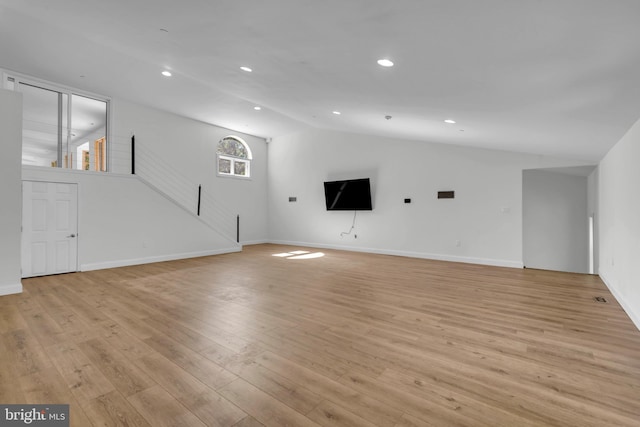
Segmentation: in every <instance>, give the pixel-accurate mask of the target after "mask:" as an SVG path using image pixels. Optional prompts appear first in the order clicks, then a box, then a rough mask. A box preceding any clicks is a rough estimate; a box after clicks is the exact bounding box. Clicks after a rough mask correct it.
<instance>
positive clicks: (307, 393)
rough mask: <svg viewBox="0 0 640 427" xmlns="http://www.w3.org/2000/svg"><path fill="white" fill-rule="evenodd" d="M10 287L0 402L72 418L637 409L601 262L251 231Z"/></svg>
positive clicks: (381, 418) (543, 418) (506, 418)
mask: <svg viewBox="0 0 640 427" xmlns="http://www.w3.org/2000/svg"><path fill="white" fill-rule="evenodd" d="M300 249H302V250H306V251H308V252H309V253H315V252H322V256H320V257H318V258H313V259H297V260H292V259H288V258H289V256H286V255H283V256H274V255H278V254H280V255H281V254H286V253H291V251H295V250H300ZM23 287H24V292H23V293H22V294H19V295H10V296H4V297H0V401H1V402H2V403H51V402H53V401H55V402H62V403H69V404H70V405H71V412H72V419H71V425H74V426H76V425H78V426H82V427H85V426H87V427H88V426H90V425H91V424H93V425H96V426H97V425H142V426H145V425H151V426H154V427H155V426H163V425H180V426H189V425H195V426H198V425H222V426H227V427H232V426H235V427H259V426H262V427H264V426H278V427H281V426H284V425H292V426H305V425H314V426H317V425H323V426H324V425H329V426H340V425H349V426H358V425H363V426H371V425H375V426H378V427H381V426H382V427H417V426H447V427H448V426H455V425H464V426H474V427H475V426H482V425H490V426H508V427H511V426H518V427H520V426H523V427H527V426H530V427H534V426H535V427H537V426H562V427H567V426H568V427H572V426H576V427H577V426H579V427H602V426H623V427H632V426H633V427H636V426H637V425H639V424H638V420H640V399H638V395H639V393H640V331H638V330H637V329H636V328H635V326H634V325H633V323H632V322H631V321H630V319H629V318H628V316H627V315H626V314H625V312H624V310H623V309H622V308H621V306H620V305H619V304H618V303H617V302H616V301H615V298H613V295H611V293H610V292H609V290H608V289H607V287H606V286H605V285H604V284H603V283H602V281H601V280H600V279H599V278H598V277H597V276H590V275H582V274H573V273H558V272H548V271H540V270H530V269H526V270H525V269H514V268H502V267H490V266H484V265H473V264H460V263H450V262H441V261H434V260H425V259H412V258H406V257H394V256H385V255H373V254H366V253H358V252H343V251H336V250H322V251H319V250H316V249H311V248H306V249H305V248H297V247H293V246H286V245H271V244H263V245H249V246H245V247H244V248H243V251H242V252H239V253H232V254H226V255H219V256H213V257H203V258H193V259H185V260H178V261H172V262H166V263H157V264H149V265H141V266H130V267H123V268H117V269H110V270H96V271H90V272H86V273H76V274H65V275H56V276H49V277H40V278H32V279H25V280H24V281H23ZM595 296H603V297H605V298H606V299H607V300H609V302H608V303H606V304H599V303H596V302H595V301H594V299H593V298H594V297H595ZM45 400H46V401H49V402H43V401H45Z"/></svg>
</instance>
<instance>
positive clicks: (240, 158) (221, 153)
mask: <svg viewBox="0 0 640 427" xmlns="http://www.w3.org/2000/svg"><path fill="white" fill-rule="evenodd" d="M216 152H217V160H218V166H217V168H218V175H219V176H236V177H242V178H249V177H250V176H251V174H250V166H251V150H250V149H249V146H248V145H247V144H246V142H244V141H243V140H242V139H240V138H238V137H236V136H227V137H225V138H222V139H221V140H220V141H219V142H218V147H217V150H216Z"/></svg>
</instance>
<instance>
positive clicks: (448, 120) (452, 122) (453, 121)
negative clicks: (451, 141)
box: [444, 119, 456, 125]
mask: <svg viewBox="0 0 640 427" xmlns="http://www.w3.org/2000/svg"><path fill="white" fill-rule="evenodd" d="M444 122H445V123H449V124H450V125H452V124H454V123H455V122H456V121H455V120H451V119H447V120H445V121H444Z"/></svg>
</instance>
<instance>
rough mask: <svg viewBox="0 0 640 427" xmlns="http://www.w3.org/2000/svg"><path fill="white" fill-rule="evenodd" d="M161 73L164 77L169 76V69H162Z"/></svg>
mask: <svg viewBox="0 0 640 427" xmlns="http://www.w3.org/2000/svg"><path fill="white" fill-rule="evenodd" d="M162 75H163V76H165V77H171V71H167V70H164V71H163V72H162Z"/></svg>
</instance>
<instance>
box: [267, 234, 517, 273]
mask: <svg viewBox="0 0 640 427" xmlns="http://www.w3.org/2000/svg"><path fill="white" fill-rule="evenodd" d="M269 243H273V244H277V245H290V246H306V247H310V248H318V249H336V250H341V251H353V252H366V253H372V254H381V255H395V256H403V257H409V258H421V259H433V260H438V261H451V262H463V263H466V264H481V265H491V266H494V267H510V268H523V267H524V264H523V263H522V262H521V261H510V260H501V259H491V258H474V257H463V256H456V255H444V254H431V253H426V252H411V251H398V250H393V249H377V248H358V247H353V246H340V245H322V244H317V243H308V242H292V241H285V240H271V241H269Z"/></svg>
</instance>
